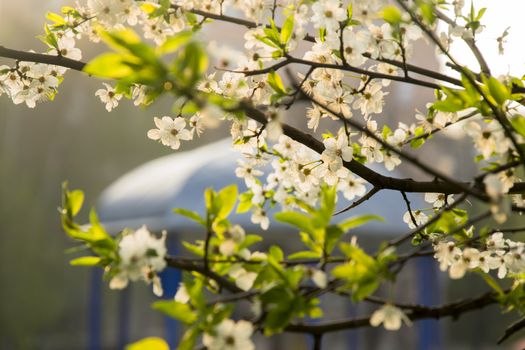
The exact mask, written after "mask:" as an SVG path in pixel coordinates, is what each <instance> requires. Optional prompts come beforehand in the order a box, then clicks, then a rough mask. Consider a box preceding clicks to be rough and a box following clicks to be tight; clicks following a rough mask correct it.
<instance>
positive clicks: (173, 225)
mask: <svg viewBox="0 0 525 350" xmlns="http://www.w3.org/2000/svg"><path fill="white" fill-rule="evenodd" d="M238 158H239V154H238V153H237V152H235V151H234V150H233V149H232V148H231V141H230V140H222V141H218V142H215V143H211V144H208V145H206V146H203V147H200V148H198V149H195V150H192V151H188V152H178V153H175V154H173V155H168V156H165V157H162V158H159V159H156V160H153V161H151V162H148V163H146V164H144V165H142V166H140V167H138V168H136V169H135V170H133V171H131V172H130V173H128V174H126V175H124V176H122V177H121V178H120V179H118V180H117V181H116V182H114V183H113V184H112V185H111V186H109V187H108V188H107V189H106V190H105V191H104V192H103V194H102V195H101V197H100V200H99V203H98V205H97V210H98V212H99V215H100V218H101V221H102V222H103V223H104V225H105V226H106V228H107V229H108V230H109V231H110V232H118V231H120V230H122V229H123V228H125V227H131V228H138V227H140V226H142V225H144V224H145V225H147V226H148V228H149V229H150V230H152V231H160V230H164V229H166V230H168V232H169V239H168V241H169V243H168V245H169V252H170V254H174V253H175V251H176V250H177V249H178V245H177V240H180V235H181V234H182V233H188V232H200V230H201V229H200V227H198V225H197V224H194V223H193V222H192V221H190V220H187V219H186V218H184V217H181V216H179V215H174V214H173V212H172V209H173V208H175V207H182V208H185V209H189V210H193V211H196V212H199V213H201V214H203V208H204V203H203V192H204V190H205V189H206V188H208V187H212V188H215V189H220V188H222V187H225V186H227V185H230V184H233V183H237V184H238V186H239V189H241V190H242V189H244V188H245V185H244V183H243V182H242V181H241V179H238V178H237V177H236V176H235V173H234V169H235V167H236V166H237V163H236V162H237V159H238ZM374 170H375V171H379V172H381V169H380V168H376V169H374ZM390 175H391V174H390ZM394 176H398V177H402V175H401V174H394ZM400 200H401V198H400V194H399V193H397V192H392V191H381V192H379V193H378V194H376V196H375V197H374V198H373V199H372V200H370V201H367V202H365V203H363V204H362V205H360V206H358V207H357V208H355V209H353V210H352V211H350V212H348V213H345V214H342V215H341V217H340V219H343V218H344V217H345V215H346V216H354V215H359V214H370V213H373V214H377V215H380V216H382V217H383V218H385V221H386V222H387V224H385V223H380V222H371V223H369V224H367V225H366V226H365V227H363V228H362V229H361V230H362V232H361V233H362V235H360V234H359V232H358V233H357V235H358V236H360V237H359V240H360V241H365V240H366V239H368V238H367V237H375V238H376V239H385V238H388V237H390V236H393V235H396V234H401V233H404V232H406V231H407V226H406V224H405V223H404V222H403V221H402V216H403V214H404V213H405V211H406V208H405V207H404V206H403V205H399V203H400ZM411 201H412V202H413V204H414V207H421V206H424V204H422V203H421V199H419V200H416V199H415V198H411ZM420 204H421V205H420ZM346 205H348V203H347V202H346V201H340V203H339V206H340V209H342V208H344V207H345V206H346ZM270 215H271V213H270ZM232 220H233V221H234V222H235V223H238V224H240V225H242V226H243V227H244V228H245V229H246V230H248V231H252V232H253V231H260V228H259V227H258V226H254V225H253V224H252V223H251V221H250V216H249V214H243V215H237V216H234V217H233V218H232ZM272 225H273V226H272V228H271V229H270V230H269V231H270V232H268V233H266V234H265V235H266V236H268V237H269V239H272V238H271V231H278V232H280V233H282V232H283V231H288V232H290V229H289V227H288V226H285V225H281V224H279V223H272ZM435 273H436V272H435V269H433V265H432V264H431V261H428V263H427V262H425V263H423V262H422V264H421V265H420V266H418V281H419V282H418V283H419V284H420V286H419V287H418V290H420V291H423V292H422V293H421V294H420V295H419V300H418V301H419V302H420V303H421V304H425V305H435V304H437V303H438V302H439V300H438V299H439V298H438V294H437V292H436V291H437V290H438V288H437V286H436V285H435V284H436V283H437V282H436V281H437V278H436V276H435ZM162 277H163V286H164V289H165V294H166V297H168V298H171V297H173V294H174V293H175V291H176V288H177V285H178V282H179V280H180V275H179V274H178V272H176V271H174V270H171V269H170V270H169V271H166V272H165V273H163V276H162ZM99 281H100V276H94V277H93V281H92V292H91V301H90V303H91V305H90V310H91V313H90V320H89V327H90V339H91V343H90V349H92V350H98V349H100V348H101V345H102V344H101V336H100V332H101V326H100V320H101V297H100V288H101V285H100V282H99ZM433 284H434V285H433ZM128 293H129V292H128ZM130 307H131V305H130V304H129V294H123V296H122V300H121V307H120V315H119V323H120V324H119V341H118V343H119V345H120V344H125V343H127V342H129V341H132V340H134V339H129V338H130V337H129V327H128V323H127V322H128V321H127V315H128V314H127V313H128V312H129V310H128V309H129V308H130ZM352 312H355V310H354V311H352ZM175 329H176V324H175V323H174V322H173V321H172V320H169V321H167V322H166V331H165V338H166V339H168V340H169V342H170V344H171V345H174V344H175V343H176V334H177V333H176V331H175ZM437 329H438V328H437V327H435V325H434V324H428V325H427V324H426V323H421V326H420V327H419V336H418V337H419V339H420V340H419V342H418V348H419V349H422V350H427V349H433V348H435V347H433V344H436V342H439V333H437V331H436V330H437ZM357 334H359V333H357V332H354V331H352V332H351V336H350V337H351V339H348V342H347V343H348V344H355V346H356V348H357V347H358V344H359V339H358V336H357Z"/></svg>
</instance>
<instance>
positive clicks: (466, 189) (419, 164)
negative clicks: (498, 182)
mask: <svg viewBox="0 0 525 350" xmlns="http://www.w3.org/2000/svg"><path fill="white" fill-rule="evenodd" d="M296 88H297V89H300V87H296ZM303 94H304V96H305V98H307V99H309V100H310V101H311V102H312V103H314V104H315V105H317V106H319V107H321V108H322V109H324V110H326V111H327V112H328V113H330V114H332V115H334V116H336V117H337V118H338V119H340V120H342V121H344V122H345V123H348V124H349V125H350V126H352V127H353V128H355V129H357V130H359V131H362V132H363V133H365V134H366V135H367V136H368V137H370V138H372V139H374V140H375V141H377V142H378V143H379V144H380V145H381V146H383V147H384V148H385V149H386V150H388V151H390V152H392V153H395V154H397V155H398V156H399V157H401V158H403V159H405V160H406V161H407V162H409V163H411V164H412V165H414V166H416V167H418V168H419V169H420V170H422V171H424V172H426V173H427V174H429V175H432V176H434V177H435V178H437V179H441V180H442V182H444V183H446V184H447V185H448V186H450V187H452V188H456V189H457V191H458V192H461V193H468V194H471V195H473V196H474V197H477V198H479V199H481V200H484V201H486V200H487V199H488V197H487V196H486V195H485V194H484V193H481V192H480V191H479V190H477V189H475V188H473V187H471V186H465V185H464V184H463V183H460V182H457V181H456V180H455V179H453V178H451V177H450V176H448V175H446V174H444V173H442V172H441V171H439V170H437V169H434V168H432V167H430V166H429V165H427V164H425V163H423V162H421V161H419V160H418V159H417V158H415V157H413V156H412V155H410V154H408V153H406V152H404V151H402V150H400V149H398V148H396V147H394V146H392V145H390V144H389V143H388V142H386V141H384V140H383V139H382V138H380V137H379V136H377V135H376V134H375V133H374V132H372V131H371V130H369V129H368V128H367V127H366V126H363V125H361V124H360V123H359V122H357V121H355V120H354V119H352V118H345V116H343V115H341V114H340V113H337V112H335V111H334V110H332V109H331V108H330V107H328V106H326V105H325V104H323V103H321V102H320V101H318V100H317V99H315V98H314V97H312V96H309V95H308V94H306V93H304V92H303Z"/></svg>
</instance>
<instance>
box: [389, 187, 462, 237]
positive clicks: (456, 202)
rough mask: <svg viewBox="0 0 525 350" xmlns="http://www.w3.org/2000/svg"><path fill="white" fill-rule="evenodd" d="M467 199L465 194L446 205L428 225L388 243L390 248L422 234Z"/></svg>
mask: <svg viewBox="0 0 525 350" xmlns="http://www.w3.org/2000/svg"><path fill="white" fill-rule="evenodd" d="M465 199H467V195H466V194H463V195H462V196H461V197H460V198H458V199H457V200H456V201H455V202H454V203H451V204H449V205H446V206H445V207H443V208H442V209H441V210H440V211H439V212H438V213H437V214H436V215H434V216H433V217H432V218H431V219H430V220H428V221H427V222H426V223H424V224H423V225H421V226H419V227H416V228H415V229H414V230H412V231H410V232H408V233H406V234H404V235H402V236H400V237H398V238H396V239H394V240H391V241H390V242H389V243H388V246H397V245H400V244H401V243H403V242H405V241H407V240H409V239H410V238H412V237H414V236H415V235H416V234H418V233H420V232H422V231H423V230H424V229H426V228H427V227H430V226H431V225H433V224H434V223H435V222H437V221H438V220H439V219H440V218H441V216H442V215H443V214H444V213H445V212H447V211H450V210H452V209H454V208H455V207H457V206H458V205H460V204H461V203H462V202H463V201H465Z"/></svg>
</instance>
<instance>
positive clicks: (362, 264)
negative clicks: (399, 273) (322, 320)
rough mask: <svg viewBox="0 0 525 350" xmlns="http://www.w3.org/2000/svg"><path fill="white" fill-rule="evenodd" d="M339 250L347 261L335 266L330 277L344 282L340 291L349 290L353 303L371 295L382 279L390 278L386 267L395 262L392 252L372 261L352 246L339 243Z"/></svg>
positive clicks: (384, 252)
mask: <svg viewBox="0 0 525 350" xmlns="http://www.w3.org/2000/svg"><path fill="white" fill-rule="evenodd" d="M340 248H341V250H342V251H343V253H344V254H345V256H347V257H348V260H349V261H348V262H347V263H344V264H341V265H338V266H336V267H335V268H334V269H333V270H332V275H333V276H334V277H336V278H339V279H341V280H343V281H344V282H345V285H344V287H343V288H342V289H343V290H345V289H348V290H350V292H351V298H352V300H353V301H354V302H357V301H360V300H363V299H364V298H366V297H367V296H369V295H370V294H372V293H373V292H374V291H375V290H376V289H377V288H378V287H379V285H380V282H381V280H382V279H384V278H390V277H391V276H390V274H389V271H388V265H389V263H390V262H392V261H393V260H395V255H394V254H393V251H390V250H387V251H383V252H381V253H380V254H379V255H378V257H377V259H374V258H373V257H372V256H370V255H368V254H366V253H365V251H364V250H362V249H361V248H359V247H357V246H356V245H354V244H350V243H341V245H340Z"/></svg>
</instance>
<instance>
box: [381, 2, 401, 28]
mask: <svg viewBox="0 0 525 350" xmlns="http://www.w3.org/2000/svg"><path fill="white" fill-rule="evenodd" d="M382 16H383V19H384V20H385V22H388V23H390V24H391V25H399V24H400V23H401V21H402V16H401V10H399V8H398V7H397V6H394V5H388V6H385V7H384V8H383V11H382Z"/></svg>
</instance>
